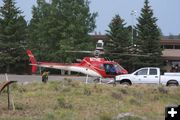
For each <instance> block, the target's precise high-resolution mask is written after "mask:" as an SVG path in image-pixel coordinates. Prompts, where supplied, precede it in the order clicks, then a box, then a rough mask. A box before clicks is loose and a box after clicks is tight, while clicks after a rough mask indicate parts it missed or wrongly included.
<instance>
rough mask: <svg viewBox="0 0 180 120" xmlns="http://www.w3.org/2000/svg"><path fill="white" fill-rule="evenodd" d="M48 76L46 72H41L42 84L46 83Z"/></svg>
mask: <svg viewBox="0 0 180 120" xmlns="http://www.w3.org/2000/svg"><path fill="white" fill-rule="evenodd" d="M48 74H49V72H48V71H44V72H43V74H42V82H43V83H47V81H48Z"/></svg>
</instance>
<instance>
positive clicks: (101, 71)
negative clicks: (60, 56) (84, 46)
mask: <svg viewBox="0 0 180 120" xmlns="http://www.w3.org/2000/svg"><path fill="white" fill-rule="evenodd" d="M103 45H104V43H103V41H102V40H99V41H98V42H97V44H96V50H95V51H68V52H83V53H93V54H94V56H95V57H85V58H84V59H83V60H81V61H80V62H79V63H70V64H69V63H68V64H67V63H52V62H37V61H36V59H35V57H34V55H33V54H32V52H31V51H30V50H26V53H27V54H28V56H29V60H30V62H31V65H32V73H36V71H37V67H44V68H53V69H61V70H66V71H74V72H79V73H83V74H86V75H89V76H92V77H98V78H114V77H115V76H116V75H120V74H127V73H128V72H127V70H125V69H124V68H123V67H122V66H121V65H119V64H118V63H117V62H114V61H109V60H106V59H105V58H100V57H99V55H100V54H103V53H104V52H103Z"/></svg>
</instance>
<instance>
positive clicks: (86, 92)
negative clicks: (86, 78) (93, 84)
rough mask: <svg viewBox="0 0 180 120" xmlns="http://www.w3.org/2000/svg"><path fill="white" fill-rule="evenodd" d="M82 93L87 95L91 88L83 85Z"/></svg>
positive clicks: (89, 93)
mask: <svg viewBox="0 0 180 120" xmlns="http://www.w3.org/2000/svg"><path fill="white" fill-rule="evenodd" d="M84 95H87V96H89V95H91V90H90V88H88V87H84Z"/></svg>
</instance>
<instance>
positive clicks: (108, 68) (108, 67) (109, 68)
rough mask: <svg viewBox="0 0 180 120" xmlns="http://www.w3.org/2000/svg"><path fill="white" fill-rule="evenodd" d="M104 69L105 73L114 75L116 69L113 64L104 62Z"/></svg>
mask: <svg viewBox="0 0 180 120" xmlns="http://www.w3.org/2000/svg"><path fill="white" fill-rule="evenodd" d="M104 69H105V72H106V74H107V75H116V74H117V73H116V69H115V67H114V65H113V64H104Z"/></svg>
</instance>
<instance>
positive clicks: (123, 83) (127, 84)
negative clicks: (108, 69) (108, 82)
mask: <svg viewBox="0 0 180 120" xmlns="http://www.w3.org/2000/svg"><path fill="white" fill-rule="evenodd" d="M120 84H121V85H125V86H131V83H130V82H120Z"/></svg>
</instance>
